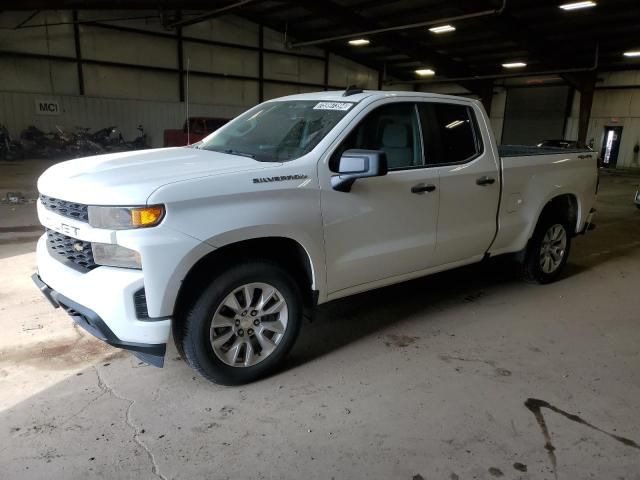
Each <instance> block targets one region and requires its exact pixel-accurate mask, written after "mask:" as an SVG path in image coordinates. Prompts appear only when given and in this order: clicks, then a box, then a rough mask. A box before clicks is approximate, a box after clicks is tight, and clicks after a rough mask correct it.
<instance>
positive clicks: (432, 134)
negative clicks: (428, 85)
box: [419, 103, 482, 165]
mask: <svg viewBox="0 0 640 480" xmlns="http://www.w3.org/2000/svg"><path fill="white" fill-rule="evenodd" d="M419 111H420V122H421V124H422V128H423V132H424V133H423V136H424V142H425V150H426V153H427V158H428V159H429V164H432V165H433V164H443V163H464V162H466V161H469V160H471V159H473V158H474V157H476V156H477V155H478V154H480V153H481V152H482V139H481V138H480V133H479V131H478V125H477V122H476V117H475V113H474V112H473V109H472V108H471V107H467V106H464V105H454V104H449V103H423V104H421V105H420V106H419Z"/></svg>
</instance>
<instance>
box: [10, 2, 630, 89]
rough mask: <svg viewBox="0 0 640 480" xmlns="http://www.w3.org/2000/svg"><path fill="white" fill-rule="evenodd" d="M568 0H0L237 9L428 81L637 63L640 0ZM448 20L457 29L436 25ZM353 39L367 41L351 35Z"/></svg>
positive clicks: (170, 15)
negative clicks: (587, 0)
mask: <svg viewBox="0 0 640 480" xmlns="http://www.w3.org/2000/svg"><path fill="white" fill-rule="evenodd" d="M567 2H569V0H506V1H504V2H503V0H473V1H471V0H396V1H388V0H228V1H218V2H212V1H204V0H182V1H170V0H164V1H157V0H156V1H152V0H149V1H145V0H126V1H125V0H116V1H114V0H110V1H104V0H82V1H81V0H46V1H45V0H21V1H20V2H6V1H4V2H2V8H4V9H11V10H16V9H20V10H26V11H33V12H35V11H37V10H38V9H73V8H75V9H118V10H122V9H152V10H156V11H158V12H159V14H161V16H162V18H163V19H164V20H165V24H166V25H167V27H168V28H175V27H176V25H179V24H180V23H179V22H181V23H183V24H187V23H196V22H198V21H204V20H206V19H209V18H213V17H216V16H220V15H224V14H231V13H233V14H235V15H239V16H242V17H245V18H247V19H249V20H252V21H255V22H258V23H262V24H264V25H265V26H268V27H270V28H273V29H276V30H278V31H281V32H286V36H287V37H286V38H287V39H288V40H289V41H290V42H291V44H292V48H294V49H297V48H304V45H298V44H301V43H302V44H304V43H308V44H313V45H314V46H316V47H319V48H324V49H327V50H329V51H331V52H334V53H337V54H340V55H343V56H346V57H347V58H350V59H353V60H356V61H358V62H360V63H362V64H364V65H367V66H370V67H373V68H376V69H378V70H380V71H383V72H385V73H386V74H387V76H393V77H396V78H399V79H402V80H406V81H411V80H417V79H420V78H423V79H424V76H423V77H421V76H420V75H418V74H417V73H416V72H415V71H416V70H420V69H427V70H432V71H433V72H435V75H429V79H446V78H457V79H474V78H491V77H495V76H500V75H503V74H512V73H513V71H514V70H512V69H506V68H505V67H503V64H505V63H507V64H509V63H516V62H520V63H525V64H526V66H525V67H521V68H519V69H517V71H518V72H520V73H540V72H552V71H576V72H577V71H580V70H585V71H586V70H589V69H591V70H593V69H594V66H595V65H596V62H597V66H598V70H600V71H605V70H617V69H626V68H640V58H638V57H635V58H632V57H625V56H624V52H626V51H629V50H640V2H639V1H638V0H615V1H614V0H594V2H595V3H596V5H595V6H594V7H592V8H584V9H577V10H569V11H565V10H563V9H561V8H559V7H560V5H561V4H564V3H567ZM177 9H181V16H178V15H177ZM443 25H451V26H452V27H453V28H455V30H454V31H449V32H444V33H433V32H431V31H430V30H429V28H434V27H438V26H443ZM391 27H393V29H392V30H391V31H384V30H387V29H389V28H391ZM405 27H406V28H405ZM379 30H383V31H381V32H380V31H379ZM445 30H447V29H445ZM335 37H338V38H335ZM356 39H363V40H367V41H368V44H366V45H361V46H353V45H350V44H349V43H348V42H349V40H356ZM361 43H364V42H361ZM427 73H428V74H430V73H431V72H427Z"/></svg>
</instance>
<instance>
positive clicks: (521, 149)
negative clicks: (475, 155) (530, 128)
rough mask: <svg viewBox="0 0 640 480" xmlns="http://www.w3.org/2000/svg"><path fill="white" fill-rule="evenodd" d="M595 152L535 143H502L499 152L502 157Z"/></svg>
mask: <svg viewBox="0 0 640 480" xmlns="http://www.w3.org/2000/svg"><path fill="white" fill-rule="evenodd" d="M582 152H588V153H593V152H592V151H591V150H589V149H587V148H575V149H574V148H554V147H536V146H533V145H500V146H498V153H499V154H500V156H501V157H503V158H504V157H532V156H534V155H558V154H563V153H564V154H567V153H582Z"/></svg>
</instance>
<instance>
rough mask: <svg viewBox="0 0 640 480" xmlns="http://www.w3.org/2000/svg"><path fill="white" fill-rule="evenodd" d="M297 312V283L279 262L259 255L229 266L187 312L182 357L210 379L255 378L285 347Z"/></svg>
mask: <svg viewBox="0 0 640 480" xmlns="http://www.w3.org/2000/svg"><path fill="white" fill-rule="evenodd" d="M302 313H303V305H302V298H301V295H300V291H299V288H298V285H297V284H296V282H295V281H294V279H293V278H292V276H291V275H290V274H289V273H288V272H287V271H286V270H284V269H283V268H281V267H280V266H279V265H277V264H275V263H272V262H269V261H266V260H264V261H252V262H247V263H244V264H241V265H238V266H235V267H231V268H229V269H227V270H226V271H224V272H223V273H221V274H220V275H218V276H217V278H215V280H214V281H213V282H212V283H211V284H210V285H209V287H208V288H207V289H206V290H205V291H204V292H203V294H202V296H201V297H200V298H199V299H198V300H197V301H196V303H195V305H194V306H193V308H192V309H191V311H190V313H189V314H188V316H187V318H186V321H185V325H184V332H183V336H182V347H183V349H184V352H185V357H186V360H187V362H188V363H189V365H191V367H193V368H194V369H195V370H196V371H198V372H199V373H200V374H201V375H202V376H204V377H205V378H207V379H208V380H211V381H212V382H214V383H218V384H222V385H238V384H243V383H248V382H251V381H254V380H257V379H258V378H260V377H263V376H265V375H267V374H268V373H269V372H271V371H273V370H274V369H275V368H276V367H277V366H278V365H279V364H280V363H281V361H282V360H283V359H284V357H285V356H286V354H287V353H288V352H289V350H290V349H291V347H292V346H293V344H294V342H295V339H296V337H297V335H298V332H299V330H300V326H301V323H302Z"/></svg>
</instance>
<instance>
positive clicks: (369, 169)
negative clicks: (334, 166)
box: [331, 150, 388, 192]
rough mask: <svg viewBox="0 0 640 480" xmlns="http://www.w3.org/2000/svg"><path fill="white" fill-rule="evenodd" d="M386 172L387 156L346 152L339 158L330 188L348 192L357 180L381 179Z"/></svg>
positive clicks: (362, 152)
mask: <svg viewBox="0 0 640 480" xmlns="http://www.w3.org/2000/svg"><path fill="white" fill-rule="evenodd" d="M387 170H388V169H387V154H386V153H384V152H383V151H380V150H347V151H346V152H344V153H343V154H342V156H341V157H340V165H339V166H338V175H335V176H333V177H331V186H332V187H333V189H334V190H337V191H338V192H350V191H351V186H352V185H353V182H355V181H356V180H357V179H359V178H370V177H381V176H383V175H386V174H387Z"/></svg>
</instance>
